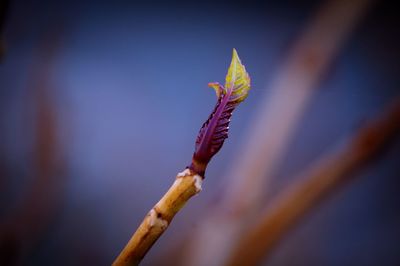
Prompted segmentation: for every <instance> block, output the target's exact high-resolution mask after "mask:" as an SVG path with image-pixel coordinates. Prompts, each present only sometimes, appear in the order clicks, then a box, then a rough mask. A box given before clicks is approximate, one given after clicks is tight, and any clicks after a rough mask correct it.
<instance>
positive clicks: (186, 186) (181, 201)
mask: <svg viewBox="0 0 400 266" xmlns="http://www.w3.org/2000/svg"><path fill="white" fill-rule="evenodd" d="M202 181H203V177H201V176H199V175H198V174H196V173H195V172H193V171H191V170H189V169H186V170H185V171H183V172H182V173H179V174H178V175H177V176H176V180H175V182H174V183H173V184H172V186H171V187H170V188H169V190H168V191H167V193H165V195H164V196H163V197H162V198H161V199H160V201H159V202H158V203H157V204H156V205H155V206H154V207H153V208H152V209H151V210H150V212H149V213H148V214H147V215H146V217H145V218H144V220H143V222H142V223H141V224H140V226H139V228H138V229H137V230H136V232H135V233H134V234H133V236H132V237H131V239H130V240H129V242H128V244H127V245H126V246H125V248H124V249H123V250H122V252H121V253H120V255H119V256H118V257H117V259H116V260H115V261H114V263H113V266H122V265H138V264H139V263H140V261H141V260H142V259H143V257H144V256H145V255H146V253H147V252H148V251H149V249H150V248H151V247H152V246H153V244H154V243H155V242H156V241H157V239H158V238H159V237H160V236H161V235H162V233H163V232H164V231H165V230H166V229H167V227H168V225H169V224H170V223H171V221H172V219H173V218H174V216H175V214H176V213H177V212H178V211H179V210H180V209H181V208H182V207H183V206H184V205H185V203H186V202H187V201H188V200H189V199H190V198H191V197H193V196H194V195H196V194H197V193H199V192H200V191H201V184H202Z"/></svg>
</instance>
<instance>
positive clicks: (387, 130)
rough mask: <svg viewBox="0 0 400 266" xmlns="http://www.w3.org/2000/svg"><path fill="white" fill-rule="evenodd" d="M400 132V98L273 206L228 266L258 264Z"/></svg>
mask: <svg viewBox="0 0 400 266" xmlns="http://www.w3.org/2000/svg"><path fill="white" fill-rule="evenodd" d="M399 131H400V99H398V101H397V102H396V103H395V104H394V105H393V106H391V107H390V108H389V109H388V110H386V112H385V113H384V114H383V115H382V116H381V117H379V118H377V119H376V120H375V121H371V122H369V123H368V124H367V125H366V126H365V127H363V128H361V129H360V130H359V131H358V132H357V133H356V134H355V135H354V137H353V138H352V139H350V141H349V143H348V144H347V145H346V146H345V147H343V148H342V149H341V150H339V151H335V152H332V153H331V154H328V155H327V156H325V157H324V158H323V159H322V160H320V161H319V162H317V163H315V164H313V166H312V167H311V169H309V170H308V171H307V172H305V173H304V174H303V175H302V178H300V179H297V181H296V183H294V184H291V185H290V187H288V188H287V189H286V190H285V191H284V192H283V193H282V194H281V195H280V196H279V197H278V198H276V200H274V201H273V202H271V203H270V206H271V207H270V208H269V209H267V211H266V212H264V214H262V215H261V218H257V221H259V222H258V223H256V224H255V225H254V226H253V227H250V228H249V229H248V230H247V231H246V232H245V233H244V234H243V237H241V238H240V239H239V240H238V241H237V242H236V244H237V246H236V247H235V248H234V249H233V252H232V253H231V257H230V259H229V260H228V263H227V264H226V265H229V266H234V265H235V266H236V265H237V266H239V265H257V264H258V263H259V262H260V261H261V259H263V258H264V257H266V256H268V254H270V251H271V249H272V248H273V247H274V246H275V244H276V243H277V242H278V241H279V240H281V239H282V237H283V236H284V235H285V234H286V233H287V232H288V230H289V229H291V228H292V227H293V226H294V225H296V223H297V222H298V221H299V219H300V218H302V217H304V215H305V214H306V213H307V212H309V211H310V210H312V209H313V208H314V207H316V206H317V205H318V204H320V203H321V202H322V201H323V200H325V199H326V198H327V197H328V196H330V195H331V194H333V193H334V192H335V191H337V189H339V188H341V187H343V186H344V185H346V184H348V182H349V181H351V180H353V179H354V178H355V177H357V174H358V173H359V172H360V171H361V170H363V169H364V168H365V166H366V163H368V162H370V161H372V160H375V159H377V158H378V157H379V156H378V155H380V154H381V152H382V151H383V148H387V146H388V143H389V141H391V140H393V139H394V137H398V136H399V135H398V133H399Z"/></svg>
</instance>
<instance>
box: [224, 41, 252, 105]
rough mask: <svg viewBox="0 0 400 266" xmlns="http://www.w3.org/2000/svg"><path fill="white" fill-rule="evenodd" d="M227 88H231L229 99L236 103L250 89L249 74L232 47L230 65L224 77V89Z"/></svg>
mask: <svg viewBox="0 0 400 266" xmlns="http://www.w3.org/2000/svg"><path fill="white" fill-rule="evenodd" d="M229 90H232V92H231V97H232V98H231V99H234V100H235V101H237V102H238V103H239V102H242V101H243V100H244V99H246V97H247V95H248V94H249V90H250V76H249V74H248V73H247V71H246V68H245V66H244V65H243V64H242V62H241V61H240V58H239V56H238V53H237V52H236V49H235V48H233V52H232V61H231V65H230V66H229V69H228V74H227V75H226V78H225V91H229Z"/></svg>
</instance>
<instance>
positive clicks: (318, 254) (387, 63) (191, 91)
mask: <svg viewBox="0 0 400 266" xmlns="http://www.w3.org/2000/svg"><path fill="white" fill-rule="evenodd" d="M3 3H4V4H1V5H0V6H1V8H2V12H3V13H4V19H3V22H1V23H2V25H1V26H2V28H1V35H0V36H1V42H2V43H1V47H2V53H1V54H2V56H1V62H0V226H1V228H0V229H1V230H0V231H1V232H2V239H1V241H2V242H1V250H0V253H1V257H2V262H1V263H4V265H13V264H14V263H15V264H16V265H109V264H110V263H111V262H112V261H113V259H114V258H115V257H116V256H117V254H118V253H119V251H120V250H121V249H122V247H123V246H124V245H125V243H126V242H127V240H128V239H129V237H130V235H131V234H132V233H133V231H134V229H135V228H136V226H137V225H138V224H139V223H140V221H141V220H142V218H143V217H144V215H145V214H146V212H147V211H148V210H149V209H150V207H151V206H152V205H153V204H154V203H156V202H157V201H158V199H159V198H160V196H161V195H162V194H163V193H164V192H165V191H166V189H167V188H168V187H169V185H170V184H171V183H172V180H173V179H174V177H175V175H176V173H177V172H178V171H181V170H182V169H183V168H184V167H185V166H187V165H188V164H189V163H190V159H191V155H192V152H193V148H194V140H195V137H196V134H197V132H198V130H199V128H200V126H201V124H202V123H203V122H204V120H205V119H206V118H207V116H208V113H209V112H210V111H211V109H212V108H213V106H214V104H215V94H214V92H213V91H212V90H211V89H209V88H207V83H208V82H212V81H219V82H220V83H223V81H224V78H225V74H226V71H227V67H228V65H229V62H230V57H231V52H232V48H233V47H234V48H236V49H237V51H238V53H239V56H240V57H241V59H242V62H243V63H244V64H245V65H246V68H247V70H248V72H249V73H250V75H251V78H252V90H251V93H250V95H249V97H248V99H246V101H245V103H244V104H242V105H241V106H240V107H239V108H238V110H237V111H236V112H235V114H234V117H233V121H232V123H231V128H230V137H229V139H228V140H227V142H226V143H225V145H224V147H223V149H222V150H221V151H220V153H219V154H218V155H217V156H216V157H215V158H214V159H213V161H212V162H211V164H210V165H209V168H208V170H207V178H206V180H205V182H204V184H203V191H202V193H201V194H200V195H199V196H197V197H195V198H194V199H193V200H192V201H191V202H190V203H189V204H188V205H187V206H186V208H185V209H184V210H183V211H182V212H181V213H179V214H178V216H177V217H176V219H175V220H174V222H173V223H172V225H171V227H170V228H169V229H168V231H167V232H166V233H165V235H164V236H163V237H162V238H161V239H160V241H159V242H157V243H156V245H155V246H154V247H153V249H152V250H151V252H150V253H149V254H148V257H146V259H145V260H144V261H143V265H158V264H159V262H156V261H157V259H158V258H160V257H161V256H164V257H165V260H163V262H165V264H167V261H168V259H170V258H168V256H166V255H165V253H166V252H165V250H167V249H168V247H169V246H172V245H173V244H174V242H176V241H179V240H180V237H179V235H180V233H181V232H183V231H188V230H191V228H195V227H196V226H198V223H199V222H201V220H198V218H199V215H198V213H200V212H199V210H203V209H206V208H209V207H210V206H211V205H213V199H214V198H216V197H218V195H220V194H222V193H223V190H220V188H221V186H220V179H219V177H220V176H222V175H224V173H226V172H227V170H228V169H229V167H230V164H232V160H233V158H234V157H235V156H236V155H237V153H238V152H240V151H239V150H238V147H240V146H241V145H243V143H245V136H246V132H247V131H248V130H249V125H250V121H251V118H252V117H254V115H255V113H256V112H257V108H258V107H259V105H262V104H264V103H265V102H264V101H263V99H264V98H268V93H269V90H270V87H269V85H270V84H271V80H273V78H274V75H276V73H277V72H278V71H279V69H280V66H281V65H282V61H283V60H284V59H285V58H286V57H287V56H288V51H289V50H290V49H291V47H292V45H293V43H294V42H295V40H296V39H297V38H298V37H299V35H301V33H302V29H303V28H304V27H305V25H306V22H307V21H308V19H309V18H310V16H312V14H313V13H314V12H315V10H316V9H317V8H318V7H319V6H320V5H321V4H323V2H320V1H308V2H302V3H301V4H300V3H292V2H290V1H266V2H257V1H243V2H212V1H210V2H202V1H199V2H190V1H179V2H168V1H160V2H153V1H140V2H137V1H130V2H128V1H127V2H116V1H109V2H105V1H81V2H78V1H23V0H21V1H20V0H16V1H9V2H8V4H7V3H6V2H3ZM338 19H340V18H338ZM399 47H400V32H399V17H398V11H397V10H396V8H394V4H391V3H389V1H376V2H375V3H373V4H372V5H371V6H370V7H369V9H368V10H367V11H366V12H365V15H364V16H363V18H362V19H360V21H359V22H358V23H357V25H356V26H355V27H354V30H353V31H352V32H351V34H350V35H349V38H348V39H347V40H346V42H344V45H343V46H341V48H340V49H339V53H338V54H337V55H335V58H334V59H333V61H332V63H331V64H330V65H329V67H328V69H327V70H326V71H325V72H324V73H323V76H322V78H321V81H320V82H319V83H318V88H317V89H315V92H314V93H313V94H312V97H311V99H310V101H309V104H308V105H307V108H306V110H305V112H304V114H302V115H301V116H300V121H299V123H298V126H297V127H296V132H295V137H293V138H292V139H290V143H289V144H288V147H289V148H288V149H287V151H286V152H285V155H284V157H283V159H282V160H281V162H280V163H279V167H277V171H276V173H275V174H274V178H273V182H272V184H269V187H268V188H267V187H266V188H265V191H266V193H267V192H268V193H269V195H274V194H276V193H278V192H279V191H280V190H281V189H282V187H284V186H285V184H288V182H290V178H292V177H294V176H295V175H296V174H297V173H298V172H299V171H301V170H303V169H304V168H306V167H307V166H308V165H310V164H312V163H313V161H315V160H316V159H318V158H319V157H320V156H322V155H323V154H324V153H325V152H326V151H328V150H330V148H332V147H335V146H336V145H337V143H340V142H341V141H342V140H344V139H346V138H347V137H348V136H349V134H351V133H352V132H354V130H356V129H357V128H359V127H360V125H362V124H363V123H364V122H365V121H366V120H367V119H368V118H370V117H373V116H374V115H376V114H379V113H380V112H381V111H382V110H383V109H384V107H385V106H387V104H389V103H390V102H391V100H392V99H393V98H395V97H396V96H399V95H400V91H399V87H398V86H399V84H400V53H399ZM276 119H279V117H276ZM399 158H400V142H399V140H398V139H397V141H395V142H394V143H393V144H392V145H391V146H390V147H389V149H388V150H387V151H386V153H385V154H383V155H382V156H381V157H380V158H379V160H378V161H377V162H375V163H374V164H372V165H370V166H368V167H367V168H366V169H364V170H363V171H362V172H361V174H360V177H359V178H358V179H357V180H356V181H355V182H353V183H351V185H349V186H347V187H346V188H345V189H343V190H340V191H338V192H337V193H336V194H335V195H334V196H333V197H331V198H329V199H328V200H327V201H326V202H324V204H323V205H321V206H319V207H318V208H317V210H316V211H314V212H311V213H310V214H309V215H307V217H306V218H305V219H304V220H302V221H301V223H299V224H298V226H296V227H295V228H294V230H292V231H291V232H290V234H288V235H287V236H286V237H285V238H284V240H283V241H282V242H280V243H279V245H278V246H277V247H276V249H274V251H273V254H272V256H271V257H269V259H268V260H267V261H265V265H399V263H400V254H399V249H398V242H399V239H400V213H399V206H400V205H399V204H400V196H399V195H400V194H399V193H398V188H399V185H400V182H399V175H400V166H399V162H400V161H399ZM271 197H272V196H271ZM204 256H206V254H205V255H204Z"/></svg>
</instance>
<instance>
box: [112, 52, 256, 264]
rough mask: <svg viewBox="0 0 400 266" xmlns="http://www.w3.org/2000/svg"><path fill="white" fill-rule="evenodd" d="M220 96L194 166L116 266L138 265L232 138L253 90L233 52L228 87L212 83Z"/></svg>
mask: <svg viewBox="0 0 400 266" xmlns="http://www.w3.org/2000/svg"><path fill="white" fill-rule="evenodd" d="M209 86H210V87H211V88H213V89H215V92H216V94H217V104H216V105H215V108H214V110H213V111H212V112H211V114H210V116H209V117H208V119H207V120H206V122H205V123H204V124H203V125H202V127H201V128H200V131H199V134H198V136H197V139H196V145H195V151H194V154H193V158H192V163H191V164H190V166H189V167H188V168H187V169H186V170H185V171H183V172H182V173H179V174H178V175H177V177H176V180H175V182H174V183H173V184H172V186H171V187H170V189H169V190H168V191H167V193H166V194H165V195H164V196H163V197H162V198H161V200H160V201H159V202H158V203H157V204H156V205H155V206H154V207H153V208H152V209H151V210H150V212H149V213H148V214H147V216H146V217H145V218H144V220H143V222H142V224H141V225H140V226H139V228H138V229H137V230H136V232H135V233H134V234H133V236H132V238H131V239H130V240H129V242H128V244H127V245H126V246H125V248H124V249H123V250H122V252H121V254H120V255H119V256H118V257H117V259H116V260H115V261H114V263H113V265H114V266H121V265H137V264H139V263H140V261H141V260H142V259H143V257H144V256H145V255H146V253H147V252H148V251H149V249H150V248H151V247H152V246H153V244H154V243H155V242H156V241H157V239H158V238H159V237H160V236H161V235H162V233H163V232H164V231H165V230H166V229H167V227H168V225H169V224H170V223H171V221H172V218H173V217H174V216H175V214H176V213H177V212H178V211H179V210H180V209H181V208H182V207H183V205H185V203H186V202H187V201H188V200H189V199H190V198H191V197H193V196H194V195H196V194H197V193H199V192H200V190H201V184H202V181H203V179H204V174H205V170H206V167H207V165H208V163H209V162H210V160H211V158H212V157H213V156H214V155H215V154H216V153H217V152H218V151H219V150H220V149H221V147H222V145H223V143H224V141H225V139H226V138H227V137H228V130H229V123H230V121H231V120H230V118H231V116H232V112H233V110H234V109H235V108H236V107H237V105H238V104H239V103H241V102H242V101H244V100H245V99H246V97H247V95H248V91H249V90H250V77H249V75H248V73H247V72H246V69H245V67H244V66H243V65H242V63H241V61H240V59H239V56H238V54H237V52H236V50H235V49H233V54H232V61H231V65H230V67H229V69H228V74H227V75H226V78H225V86H222V85H220V84H218V83H209Z"/></svg>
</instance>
